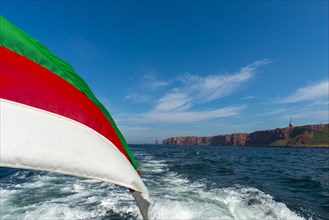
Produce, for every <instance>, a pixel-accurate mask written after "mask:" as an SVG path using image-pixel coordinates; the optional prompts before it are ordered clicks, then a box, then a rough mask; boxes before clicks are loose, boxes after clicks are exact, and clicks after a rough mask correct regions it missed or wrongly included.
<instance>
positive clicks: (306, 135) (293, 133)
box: [162, 124, 329, 146]
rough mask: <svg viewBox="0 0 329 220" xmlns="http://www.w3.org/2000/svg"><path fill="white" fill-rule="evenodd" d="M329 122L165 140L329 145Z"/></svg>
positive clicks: (194, 143) (200, 143)
mask: <svg viewBox="0 0 329 220" xmlns="http://www.w3.org/2000/svg"><path fill="white" fill-rule="evenodd" d="M328 136H329V124H318V125H305V126H297V127H294V128H276V129H272V130H264V131H255V132H252V133H249V134H248V133H235V134H225V135H216V136H213V137H196V136H181V137H171V138H167V139H165V140H163V142H162V143H163V144H172V145H214V146H268V145H271V146H329V137H328Z"/></svg>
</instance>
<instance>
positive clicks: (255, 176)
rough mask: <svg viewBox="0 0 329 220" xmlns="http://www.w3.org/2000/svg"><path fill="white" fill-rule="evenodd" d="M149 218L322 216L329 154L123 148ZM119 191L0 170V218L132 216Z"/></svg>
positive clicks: (328, 214) (326, 215) (327, 212)
mask: <svg viewBox="0 0 329 220" xmlns="http://www.w3.org/2000/svg"><path fill="white" fill-rule="evenodd" d="M130 148H131V150H132V153H133V155H134V156H135V158H136V160H137V162H138V164H139V168H140V171H141V177H142V179H143V180H144V182H145V184H146V186H147V187H148V190H149V193H150V197H151V219H289V220H290V219H329V149H327V148H290V147H280V148H279V147H220V146H166V145H130ZM140 218H141V217H140V215H139V211H138V208H137V207H136V205H135V204H134V201H133V198H132V196H131V195H130V193H129V192H128V190H127V189H126V188H123V187H119V186H115V185H113V184H110V183H106V182H100V181H96V180H91V179H85V178H77V177H72V176H66V175H60V174H54V173H48V172H40V171H32V170H23V169H10V168H0V219H69V220H71V219H140Z"/></svg>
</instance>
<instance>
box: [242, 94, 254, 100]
mask: <svg viewBox="0 0 329 220" xmlns="http://www.w3.org/2000/svg"><path fill="white" fill-rule="evenodd" d="M255 98H256V96H254V95H250V96H246V97H244V98H243V99H244V100H249V99H255Z"/></svg>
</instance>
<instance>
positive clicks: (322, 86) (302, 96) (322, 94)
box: [279, 81, 329, 103]
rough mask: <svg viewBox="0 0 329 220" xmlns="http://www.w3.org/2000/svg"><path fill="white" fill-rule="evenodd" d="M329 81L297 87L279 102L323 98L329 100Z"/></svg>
mask: <svg viewBox="0 0 329 220" xmlns="http://www.w3.org/2000/svg"><path fill="white" fill-rule="evenodd" d="M328 96H329V81H323V82H320V83H318V84H315V85H309V86H306V87H303V88H299V89H297V90H296V91H295V92H294V93H293V94H291V95H290V96H288V97H285V98H282V99H281V100H279V103H297V102H303V101H314V102H318V101H319V100H321V99H326V100H328Z"/></svg>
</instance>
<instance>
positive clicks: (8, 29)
mask: <svg viewBox="0 0 329 220" xmlns="http://www.w3.org/2000/svg"><path fill="white" fill-rule="evenodd" d="M0 45H1V46H4V47H6V48H8V49H10V50H12V51H14V52H16V53H18V54H21V55H22V56H25V57H27V58H29V59H30V60H32V61H34V62H36V63H38V64H39V65H41V66H43V67H44V68H46V69H48V70H50V71H51V72H53V73H54V74H56V75H58V76H60V77H61V78H63V79H64V80H66V81H67V82H69V83H71V84H72V85H73V86H74V87H76V88H77V89H78V90H80V91H81V92H83V93H84V94H85V95H86V96H87V97H88V98H89V99H90V100H91V101H93V102H94V103H95V104H96V105H97V106H98V108H99V109H100V110H101V111H102V112H103V114H104V115H105V116H106V118H107V119H108V120H109V121H110V123H111V125H112V127H113V128H114V130H115V132H116V134H117V135H118V137H119V138H120V140H121V142H122V145H123V147H124V149H125V151H126V152H127V154H128V156H129V158H130V160H131V163H132V165H133V166H134V168H135V169H136V170H137V169H138V166H137V163H136V161H135V159H134V157H133V155H132V153H131V151H130V149H129V147H128V145H127V142H126V140H125V138H124V137H123V135H122V134H121V132H120V130H119V129H118V127H117V126H116V124H115V122H114V120H113V118H112V117H111V115H110V113H109V112H108V111H107V110H106V108H105V107H104V106H103V104H102V103H101V102H100V101H99V100H98V99H97V98H96V97H95V95H94V94H93V92H92V91H91V89H90V88H89V86H88V85H87V84H86V82H85V81H84V80H83V79H82V78H81V77H80V76H79V75H78V74H77V73H76V72H75V71H74V69H73V68H72V67H71V66H70V65H69V64H68V63H67V62H65V61H64V60H62V59H61V58H59V57H57V56H55V55H54V54H53V53H52V52H51V51H50V50H48V49H47V48H46V47H45V46H44V45H43V44H42V43H40V42H39V41H37V40H36V39H34V38H32V37H31V36H29V35H27V34H26V33H25V32H23V31H22V30H20V29H19V28H17V27H15V26H14V25H13V24H11V23H10V22H9V21H8V20H6V19H5V18H4V17H3V16H0Z"/></svg>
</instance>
